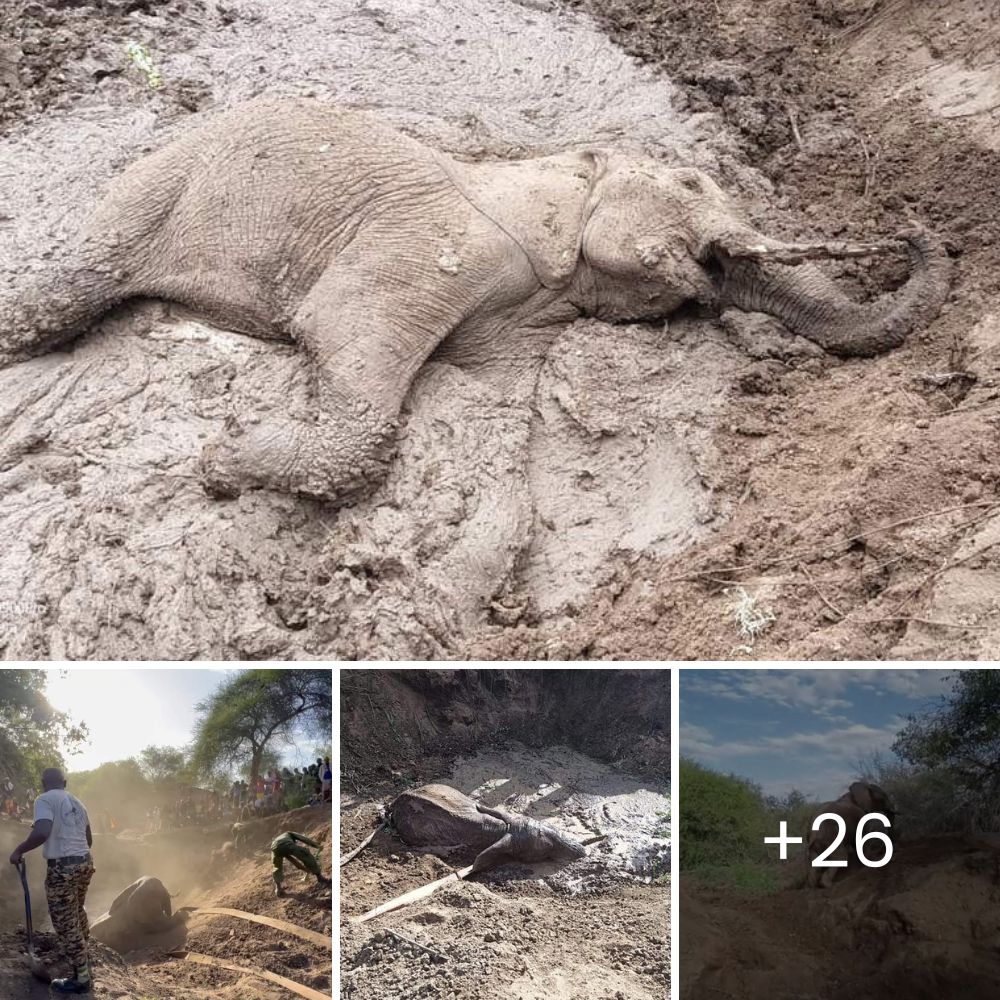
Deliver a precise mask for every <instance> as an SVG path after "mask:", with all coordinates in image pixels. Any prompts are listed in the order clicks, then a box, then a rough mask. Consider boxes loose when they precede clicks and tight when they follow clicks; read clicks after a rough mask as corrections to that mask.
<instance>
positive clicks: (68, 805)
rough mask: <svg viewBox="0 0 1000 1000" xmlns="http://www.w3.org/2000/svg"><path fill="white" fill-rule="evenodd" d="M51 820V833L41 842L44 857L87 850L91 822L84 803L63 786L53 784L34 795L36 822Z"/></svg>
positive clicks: (72, 855) (74, 854)
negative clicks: (45, 790)
mask: <svg viewBox="0 0 1000 1000" xmlns="http://www.w3.org/2000/svg"><path fill="white" fill-rule="evenodd" d="M40 819H49V820H52V833H51V834H49V839H48V840H46V841H45V843H44V844H43V845H42V856H43V857H45V858H73V857H79V856H80V855H83V854H86V853H87V852H88V851H89V850H90V848H89V847H88V846H87V826H88V824H89V823H90V820H89V818H88V817H87V810H86V809H84V808H83V803H82V802H81V801H80V800H79V799H78V798H76V796H74V795H70V794H69V792H67V791H66V790H65V789H64V788H52V789H50V790H49V791H47V792H42V794H41V795H39V796H38V798H37V799H35V822H36V823H37V822H38V821H39V820H40Z"/></svg>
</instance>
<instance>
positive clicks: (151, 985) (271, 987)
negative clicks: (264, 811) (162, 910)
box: [0, 806, 332, 1000]
mask: <svg viewBox="0 0 1000 1000" xmlns="http://www.w3.org/2000/svg"><path fill="white" fill-rule="evenodd" d="M27 829H28V827H27V826H24V825H21V824H17V825H16V826H15V824H13V823H10V824H8V823H4V822H0V848H3V849H4V850H10V848H12V847H13V846H14V845H15V844H16V843H18V842H19V841H20V840H21V839H23V837H24V835H25V833H26V831H27ZM229 829H230V827H229V824H220V825H217V826H214V827H208V828H199V827H185V828H182V829H178V830H164V831H161V832H159V833H152V834H140V833H138V832H137V831H125V832H124V833H123V834H122V835H120V836H118V837H109V836H102V835H101V834H97V835H95V840H94V848H93V854H94V861H95V875H94V879H93V881H92V882H91V886H90V889H89V891H88V893H87V901H86V909H87V913H88V916H89V917H90V919H91V921H92V922H93V920H95V919H96V918H97V917H98V916H99V915H101V914H103V913H104V912H106V910H107V908H108V906H109V904H110V903H111V901H112V900H113V899H114V898H115V896H117V895H118V894H119V893H120V892H121V890H122V889H123V888H125V887H126V886H127V885H129V884H130V883H131V882H133V881H135V879H137V878H139V877H140V876H141V875H155V876H156V877H158V878H160V879H161V880H162V882H163V883H164V885H165V886H166V887H167V889H168V891H169V892H170V894H171V897H172V900H173V908H174V911H175V912H177V911H179V910H180V909H181V908H185V909H186V910H187V911H188V916H187V919H186V921H185V922H184V923H183V924H181V925H179V926H175V927H173V928H171V929H169V930H167V931H164V932H162V933H159V934H155V935H147V936H146V937H145V938H144V939H142V940H143V942H144V943H143V945H142V947H140V948H137V949H136V950H131V951H129V952H127V954H125V955H119V954H118V953H117V952H116V951H114V950H113V949H111V948H109V947H106V946H104V945H102V944H100V943H99V942H96V941H94V940H93V939H92V940H91V956H92V959H93V961H94V974H95V981H96V983H97V985H98V989H99V990H101V991H104V992H107V993H109V994H111V995H114V996H117V997H121V998H122V1000H140V998H148V1000H161V998H162V1000H175V998H180V997H183V998H189V1000H286V998H287V997H289V996H291V995H294V994H297V995H299V996H301V997H303V998H305V1000H321V998H325V997H329V996H330V989H331V965H330V962H331V956H330V944H329V942H330V927H331V916H332V914H331V901H330V891H329V889H328V888H327V889H320V888H319V887H317V886H315V885H314V884H312V881H313V880H312V879H311V878H310V880H309V884H303V883H300V882H299V880H298V878H296V877H294V876H288V875H286V896H285V897H284V898H283V899H281V900H277V899H275V897H274V895H273V884H272V882H271V877H270V869H271V862H270V851H269V850H268V845H269V844H270V841H271V839H272V838H273V837H274V836H275V835H276V834H277V833H279V832H281V831H282V830H286V829H295V830H298V831H300V832H304V833H306V834H307V835H309V836H312V837H313V838H314V839H317V840H319V841H320V842H321V843H322V844H323V845H324V848H323V853H322V858H321V861H320V864H321V868H322V869H323V870H324V871H325V872H329V870H330V836H329V834H330V812H329V808H328V807H327V808H324V807H322V806H320V807H311V808H303V809H299V810H296V811H293V812H289V813H281V814H278V815H276V816H273V817H270V818H267V819H263V820H255V821H251V822H250V823H248V824H247V825H246V827H245V829H244V833H243V836H244V837H245V844H244V846H242V847H241V848H240V850H239V851H238V852H237V853H236V854H234V855H231V856H230V857H229V858H228V859H226V860H225V861H224V862H215V861H214V860H212V859H211V857H210V854H211V851H212V850H213V849H214V848H216V847H218V846H221V844H222V843H223V841H224V840H226V839H227V838H228V837H229V836H230V833H229ZM8 844H9V846H8ZM27 862H28V874H29V886H30V893H31V902H32V918H33V923H34V926H35V937H36V950H37V952H38V954H39V956H40V957H41V959H42V961H43V965H45V966H46V967H47V968H48V969H49V971H50V972H51V973H54V974H63V973H65V972H66V968H65V966H64V964H63V959H62V956H61V955H60V952H59V948H58V944H57V941H56V938H55V935H54V934H52V933H51V923H50V921H49V917H48V912H47V908H46V897H45V890H44V884H43V883H44V867H43V864H42V861H41V858H40V853H39V852H34V853H33V854H29V855H28V856H27ZM296 874H297V873H296ZM22 899H23V897H22V893H21V885H20V881H19V879H18V878H17V875H16V874H15V873H14V871H13V868H12V866H10V865H7V866H5V869H4V870H2V871H0V943H2V944H3V946H4V947H3V949H2V952H3V953H2V954H0V997H5V998H6V997H11V998H13V997H15V996H16V997H22V996H24V997H32V998H33V997H35V996H38V997H46V996H48V995H49V992H48V989H47V987H45V986H44V985H43V984H41V983H40V982H38V981H37V980H35V979H33V978H32V976H31V975H30V973H29V971H28V963H27V957H26V955H25V934H24V909H23V905H22Z"/></svg>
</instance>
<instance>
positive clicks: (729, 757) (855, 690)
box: [680, 668, 955, 799]
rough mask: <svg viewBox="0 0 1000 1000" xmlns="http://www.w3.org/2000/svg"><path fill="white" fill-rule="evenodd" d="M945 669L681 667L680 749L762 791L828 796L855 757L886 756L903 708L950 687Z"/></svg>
mask: <svg viewBox="0 0 1000 1000" xmlns="http://www.w3.org/2000/svg"><path fill="white" fill-rule="evenodd" d="M954 672H955V668H951V669H948V670H937V669H930V670H919V669H913V668H906V669H902V668H901V669H896V668H882V669H856V670H826V669H821V670H804V669H800V670H742V669H741V670H684V669H682V670H681V675H680V694H681V699H680V701H681V703H680V717H681V722H680V751H681V755H682V756H684V757H690V758H692V759H693V760H696V761H698V763H700V764H704V765H706V766H708V767H711V768H712V769H713V770H716V771H722V772H723V773H726V774H729V773H732V774H739V775H742V776H744V777H747V778H750V779H751V780H752V781H754V782H756V783H757V784H759V785H761V786H762V787H763V789H764V791H765V793H767V794H769V795H785V794H787V793H788V792H789V791H791V790H792V789H793V788H797V789H798V790H799V791H801V792H804V793H805V794H806V795H807V796H810V797H816V798H820V799H829V798H835V797H836V796H837V795H839V794H840V793H841V792H842V791H843V790H844V789H845V788H846V787H847V785H848V784H849V783H850V781H851V780H852V778H853V777H854V774H855V771H856V764H857V762H858V761H859V760H860V759H862V758H865V757H868V756H869V755H870V754H871V753H873V752H881V753H883V754H885V755H887V756H888V755H889V750H890V747H891V745H892V743H893V741H894V739H895V737H896V733H897V732H898V731H899V729H900V728H902V726H903V724H904V723H905V721H906V716H907V715H910V714H914V713H919V712H920V711H921V710H922V709H925V708H928V707H930V706H931V705H933V704H934V703H935V702H936V701H937V699H938V698H939V697H940V696H941V695H943V694H946V693H947V692H948V691H949V690H950V685H949V683H948V682H947V680H946V678H947V677H948V676H949V675H950V674H953V673H954Z"/></svg>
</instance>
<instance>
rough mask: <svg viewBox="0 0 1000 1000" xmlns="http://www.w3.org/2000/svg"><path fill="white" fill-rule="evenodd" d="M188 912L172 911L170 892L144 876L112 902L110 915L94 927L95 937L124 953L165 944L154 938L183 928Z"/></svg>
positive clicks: (96, 921) (97, 921)
mask: <svg viewBox="0 0 1000 1000" xmlns="http://www.w3.org/2000/svg"><path fill="white" fill-rule="evenodd" d="M187 918H188V912H187V911H186V910H183V909H182V910H179V911H178V912H177V913H173V912H172V908H171V905H170V893H169V892H167V890H166V887H165V886H164V885H163V883H162V882H161V881H160V880H159V879H158V878H153V877H152V876H151V875H143V876H142V878H140V879H136V881H135V882H133V883H132V884H131V885H130V886H127V887H126V888H125V889H123V890H122V891H121V892H120V893H119V894H118V895H117V896H116V897H115V898H114V900H113V901H112V903H111V906H110V907H109V908H108V912H107V913H105V914H104V915H103V916H101V917H98V918H97V920H95V921H94V922H93V924H91V926H90V933H91V936H92V937H94V938H95V939H96V940H98V941H100V942H101V943H102V944H106V945H107V946H108V947H109V948H114V950H115V951H117V952H119V953H120V954H124V953H125V952H128V951H135V950H136V949H137V948H146V947H149V946H150V945H151V944H153V943H157V944H161V943H162V942H161V941H160V940H159V939H156V940H155V941H154V940H152V939H151V938H152V936H153V935H159V934H162V933H163V932H164V931H168V930H171V929H172V928H175V927H181V926H183V925H184V924H185V923H186V922H187Z"/></svg>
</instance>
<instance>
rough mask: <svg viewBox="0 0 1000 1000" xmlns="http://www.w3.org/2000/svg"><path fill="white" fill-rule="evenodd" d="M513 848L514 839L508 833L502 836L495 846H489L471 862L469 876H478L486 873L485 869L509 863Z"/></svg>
mask: <svg viewBox="0 0 1000 1000" xmlns="http://www.w3.org/2000/svg"><path fill="white" fill-rule="evenodd" d="M513 846H514V839H513V837H511V835H510V834H509V833H507V834H504V835H503V836H502V837H501V838H500V839H499V840H498V841H497V842H496V843H495V844H491V845H490V846H489V847H487V848H486V850H485V851H481V852H480V853H479V854H478V855H477V856H476V860H475V861H473V862H472V871H471V872H470V874H471V875H478V874H479V873H480V872H483V871H486V869H487V868H495V867H496V866H497V865H501V864H503V863H504V862H505V861H509V860H510V857H511V853H510V852H511V849H512V848H513Z"/></svg>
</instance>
